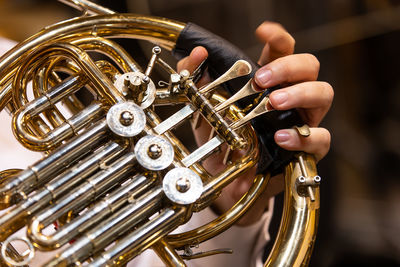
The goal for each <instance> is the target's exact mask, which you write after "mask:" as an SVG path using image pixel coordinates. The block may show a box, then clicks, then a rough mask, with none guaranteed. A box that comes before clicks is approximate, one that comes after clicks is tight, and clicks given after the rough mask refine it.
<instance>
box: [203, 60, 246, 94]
mask: <svg viewBox="0 0 400 267" xmlns="http://www.w3.org/2000/svg"><path fill="white" fill-rule="evenodd" d="M251 70H252V68H251V65H250V64H249V63H248V62H247V61H245V60H238V61H236V62H235V64H233V66H232V67H230V69H229V70H227V71H226V72H225V73H224V74H222V75H221V76H219V77H218V79H216V80H214V81H213V82H211V83H209V84H207V85H205V86H203V87H202V88H200V89H199V92H200V93H202V94H205V93H208V92H210V91H211V90H212V89H214V88H215V87H217V86H218V85H220V84H222V83H224V82H226V81H229V80H232V79H234V78H238V77H241V76H244V75H247V74H250V73H251Z"/></svg>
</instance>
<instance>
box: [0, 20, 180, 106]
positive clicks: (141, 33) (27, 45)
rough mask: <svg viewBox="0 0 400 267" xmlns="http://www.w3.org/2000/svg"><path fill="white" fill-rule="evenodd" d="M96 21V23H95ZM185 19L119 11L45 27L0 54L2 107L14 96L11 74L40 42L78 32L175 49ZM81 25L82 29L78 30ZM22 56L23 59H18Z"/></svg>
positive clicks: (54, 40) (66, 36)
mask: <svg viewBox="0 0 400 267" xmlns="http://www.w3.org/2000/svg"><path fill="white" fill-rule="evenodd" d="M93 25H96V26H95V27H94V26H93ZM184 27H185V24H184V23H180V22H177V21H173V20H168V19H163V18H157V17H145V16H140V15H134V14H115V15H104V16H96V17H84V18H78V19H72V20H68V21H65V22H63V23H57V24H55V25H53V26H50V27H47V28H45V29H43V30H42V31H41V32H39V33H38V34H36V35H34V36H32V37H31V38H29V39H28V40H26V41H24V42H21V43H20V44H18V45H16V46H15V47H14V48H13V49H12V50H10V51H8V52H7V53H6V54H5V55H4V56H2V57H1V58H0V73H1V75H2V76H0V110H2V109H3V108H4V107H5V106H6V105H7V103H8V102H9V101H10V99H11V86H10V82H11V80H10V78H11V77H12V76H13V75H14V73H15V71H16V69H17V62H20V60H25V59H26V57H28V56H30V53H31V52H32V51H33V49H34V48H36V47H37V46H38V45H39V44H42V43H44V42H49V43H54V42H57V41H58V40H60V39H68V38H71V37H72V38H74V39H76V37H77V36H81V37H84V36H91V35H92V34H93V33H94V32H93V31H94V30H95V34H96V35H97V36H103V37H106V36H108V37H123V38H126V37H130V38H138V39H143V40H148V41H152V42H155V43H158V44H159V45H161V46H163V47H165V48H167V49H168V50H172V49H173V47H174V46H175V42H176V40H177V38H178V36H179V34H180V32H181V31H182V30H183V28H184ZM77 29H79V33H78V32H77ZM16 59H19V60H16Z"/></svg>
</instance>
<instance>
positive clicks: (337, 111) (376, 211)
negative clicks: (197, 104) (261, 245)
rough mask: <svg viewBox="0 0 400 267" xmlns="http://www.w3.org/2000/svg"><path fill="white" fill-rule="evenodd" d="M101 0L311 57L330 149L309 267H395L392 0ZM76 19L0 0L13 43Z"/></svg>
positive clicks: (253, 45)
mask: <svg viewBox="0 0 400 267" xmlns="http://www.w3.org/2000/svg"><path fill="white" fill-rule="evenodd" d="M99 2H101V3H102V4H103V5H105V6H108V7H110V8H111V9H114V10H117V11H124V10H129V11H130V12H135V13H142V14H153V15H157V16H163V17H168V18H172V19H177V20H181V21H192V22H195V23H197V24H199V25H201V26H203V27H204V28H207V29H209V30H210V31H212V32H214V33H217V34H219V35H221V36H223V37H225V38H226V39H228V40H230V41H231V42H232V43H234V44H236V45H237V46H239V47H240V48H242V49H243V50H244V51H245V52H246V53H247V54H248V55H250V56H251V57H252V58H253V59H254V60H257V56H258V55H259V53H260V51H261V48H262V45H261V44H259V43H258V42H257V40H256V39H255V37H254V35H253V32H254V30H255V29H256V27H257V26H258V25H259V24H260V23H261V22H262V21H264V20H271V21H276V22H279V23H281V24H282V25H283V26H284V27H285V28H286V29H287V30H288V31H289V32H290V33H291V34H292V35H293V36H294V37H295V39H296V53H313V54H314V55H316V56H317V57H318V58H319V60H320V62H321V71H320V76H319V79H320V80H323V81H328V82H329V83H330V84H331V85H332V86H333V87H334V89H335V99H334V103H333V106H332V108H331V110H330V112H329V114H328V116H327V117H326V119H325V121H324V122H323V125H322V126H323V127H326V128H328V129H330V131H331V133H332V147H331V151H330V153H329V154H328V156H327V157H326V158H325V159H324V160H322V161H321V162H320V164H319V171H320V174H321V176H322V178H323V183H322V188H321V190H322V193H321V197H322V199H321V201H322V204H321V206H322V207H321V221H320V227H319V230H318V231H319V235H318V237H317V243H316V245H315V251H314V255H313V257H312V261H311V266H400V179H399V176H400V175H399V170H398V167H399V166H400V51H399V43H400V1H399V0H325V1H320V0H247V1H242V0H218V1H217V0H191V1H185V0H168V1H165V0H132V1H127V2H125V1H116V0H113V1H106V0H104V1H99ZM76 14H77V13H75V12H73V11H72V9H71V8H69V7H66V6H64V5H62V4H60V3H58V2H56V1H46V0H40V1H39V0H36V1H35V0H0V36H3V37H7V38H11V39H13V40H16V41H21V40H23V39H25V38H27V37H28V36H30V35H32V34H33V33H35V32H37V31H38V30H40V29H41V28H43V27H44V26H46V25H48V24H52V23H55V22H58V21H60V20H62V19H66V18H70V17H71V16H73V15H76ZM275 217H276V218H277V219H275V220H276V221H277V223H279V217H278V214H277V216H275ZM277 223H276V224H277ZM272 227H274V226H272Z"/></svg>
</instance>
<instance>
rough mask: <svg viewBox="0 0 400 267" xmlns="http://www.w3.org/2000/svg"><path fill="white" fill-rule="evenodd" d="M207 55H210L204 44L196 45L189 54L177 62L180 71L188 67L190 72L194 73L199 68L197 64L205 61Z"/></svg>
mask: <svg viewBox="0 0 400 267" xmlns="http://www.w3.org/2000/svg"><path fill="white" fill-rule="evenodd" d="M207 57H208V52H207V50H206V49H205V48H204V47H202V46H198V47H195V48H194V49H193V50H192V52H191V53H190V55H189V56H187V57H185V58H183V59H181V60H180V61H179V62H178V64H177V69H178V72H179V71H181V70H184V69H186V70H188V71H189V72H190V73H192V72H193V71H194V70H195V69H196V68H197V66H199V65H200V63H201V62H203V61H204V60H205V59H206V58H207Z"/></svg>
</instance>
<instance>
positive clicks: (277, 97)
mask: <svg viewBox="0 0 400 267" xmlns="http://www.w3.org/2000/svg"><path fill="white" fill-rule="evenodd" d="M288 97H289V95H288V93H287V92H275V93H274V94H272V95H271V97H270V98H271V100H272V101H273V103H274V104H277V105H282V104H283V103H285V102H286V101H287V99H288Z"/></svg>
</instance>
